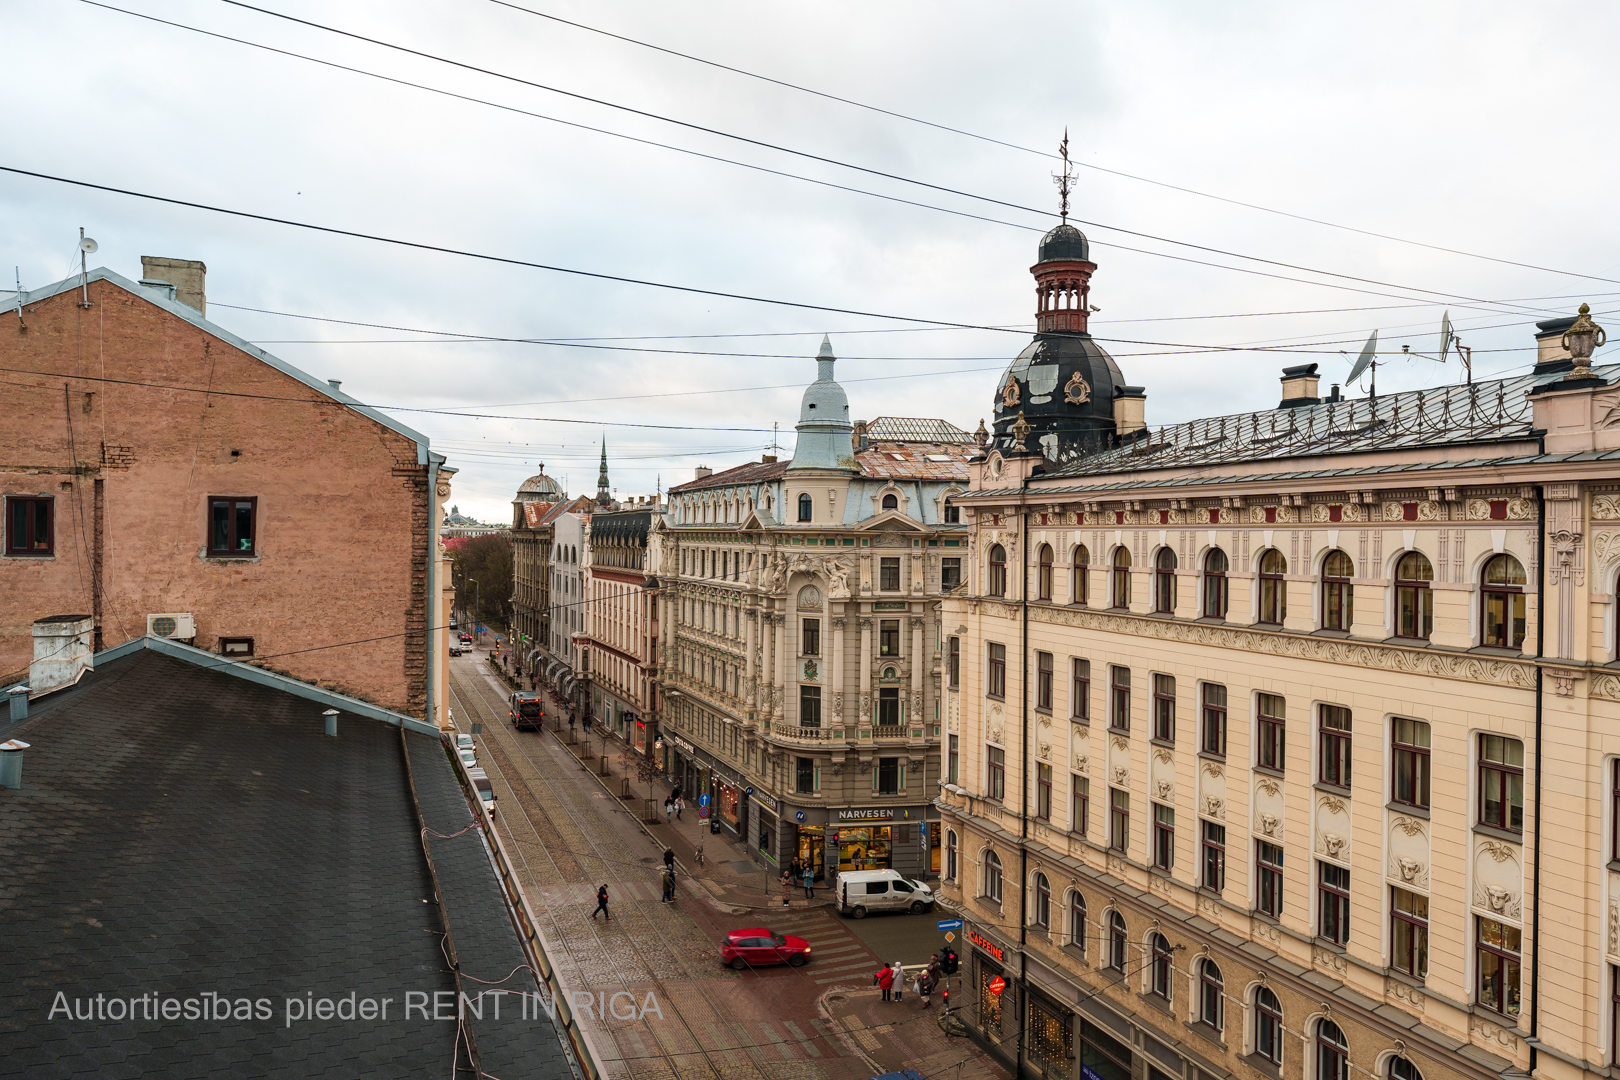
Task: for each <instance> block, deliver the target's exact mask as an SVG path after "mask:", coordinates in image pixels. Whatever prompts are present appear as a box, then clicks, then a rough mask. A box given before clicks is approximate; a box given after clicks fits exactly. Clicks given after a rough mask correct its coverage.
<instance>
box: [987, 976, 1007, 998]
mask: <svg viewBox="0 0 1620 1080" xmlns="http://www.w3.org/2000/svg"><path fill="white" fill-rule="evenodd" d="M1005 989H1007V980H1006V979H1003V978H1002V977H1001V976H1000V975H997V976H996V977H995V978H993V979H991V980H990V992H991V993H992V994H994V995H996V997H1000V996H1001V992H1002V991H1003V990H1005Z"/></svg>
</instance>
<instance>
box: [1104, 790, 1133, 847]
mask: <svg viewBox="0 0 1620 1080" xmlns="http://www.w3.org/2000/svg"><path fill="white" fill-rule="evenodd" d="M1108 847H1109V849H1110V850H1112V851H1118V852H1127V851H1129V850H1130V848H1131V793H1130V792H1128V791H1121V790H1120V789H1119V788H1116V787H1111V788H1109V789H1108Z"/></svg>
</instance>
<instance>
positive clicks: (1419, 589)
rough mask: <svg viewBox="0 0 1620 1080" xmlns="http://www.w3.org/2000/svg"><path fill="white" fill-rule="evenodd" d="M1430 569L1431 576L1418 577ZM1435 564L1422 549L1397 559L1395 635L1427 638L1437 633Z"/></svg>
mask: <svg viewBox="0 0 1620 1080" xmlns="http://www.w3.org/2000/svg"><path fill="white" fill-rule="evenodd" d="M1424 572H1427V574H1428V576H1427V577H1421V576H1417V575H1420V574H1422V573H1424ZM1433 582H1434V564H1433V563H1431V562H1430V561H1429V558H1428V556H1427V555H1424V554H1423V553H1422V552H1421V551H1408V552H1406V553H1405V554H1404V555H1402V556H1401V557H1400V558H1399V559H1397V560H1396V561H1395V636H1396V637H1399V638H1407V639H1409V640H1412V641H1427V640H1429V636H1430V635H1431V634H1433V633H1434V590H1433V588H1431V585H1432V584H1433Z"/></svg>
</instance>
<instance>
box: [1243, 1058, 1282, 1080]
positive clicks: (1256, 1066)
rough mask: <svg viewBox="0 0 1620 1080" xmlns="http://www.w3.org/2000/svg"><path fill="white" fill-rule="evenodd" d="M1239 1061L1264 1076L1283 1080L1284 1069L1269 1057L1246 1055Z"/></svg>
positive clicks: (1274, 1079)
mask: <svg viewBox="0 0 1620 1080" xmlns="http://www.w3.org/2000/svg"><path fill="white" fill-rule="evenodd" d="M1239 1060H1241V1061H1242V1062H1243V1063H1244V1064H1245V1065H1247V1066H1248V1067H1249V1068H1251V1069H1253V1070H1254V1071H1255V1072H1257V1073H1259V1074H1261V1075H1262V1076H1269V1077H1272V1078H1273V1080H1282V1067H1281V1066H1280V1065H1278V1064H1277V1063H1276V1062H1275V1061H1272V1060H1271V1059H1270V1058H1268V1057H1261V1056H1260V1055H1259V1054H1245V1055H1243V1056H1242V1057H1241V1058H1240V1059H1239Z"/></svg>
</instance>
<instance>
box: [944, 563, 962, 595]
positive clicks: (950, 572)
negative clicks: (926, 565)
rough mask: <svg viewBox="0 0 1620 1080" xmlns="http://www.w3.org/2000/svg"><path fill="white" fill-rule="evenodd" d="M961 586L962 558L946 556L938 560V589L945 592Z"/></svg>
mask: <svg viewBox="0 0 1620 1080" xmlns="http://www.w3.org/2000/svg"><path fill="white" fill-rule="evenodd" d="M961 584H962V557H961V556H960V555H947V556H945V557H944V558H942V559H940V560H939V587H940V588H941V589H943V590H945V591H946V592H949V591H950V590H952V589H954V588H956V587H957V586H959V585H961Z"/></svg>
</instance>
